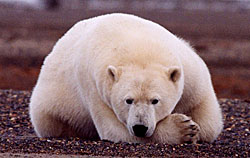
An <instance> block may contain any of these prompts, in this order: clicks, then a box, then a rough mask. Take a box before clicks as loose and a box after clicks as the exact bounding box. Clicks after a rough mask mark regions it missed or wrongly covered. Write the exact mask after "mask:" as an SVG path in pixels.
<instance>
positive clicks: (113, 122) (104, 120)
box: [90, 103, 143, 142]
mask: <svg viewBox="0 0 250 158" xmlns="http://www.w3.org/2000/svg"><path fill="white" fill-rule="evenodd" d="M90 113H91V117H92V119H93V122H94V124H95V127H96V129H97V132H98V134H99V137H100V138H101V139H102V140H109V141H113V142H120V141H122V142H143V139H140V138H137V137H135V136H131V135H130V134H129V132H128V129H127V128H126V127H125V125H123V124H122V123H121V122H120V121H119V120H118V119H117V117H116V115H115V114H114V112H113V111H112V110H111V109H110V108H109V107H108V106H107V105H105V104H104V103H102V104H100V103H99V104H95V106H92V107H91V108H90Z"/></svg>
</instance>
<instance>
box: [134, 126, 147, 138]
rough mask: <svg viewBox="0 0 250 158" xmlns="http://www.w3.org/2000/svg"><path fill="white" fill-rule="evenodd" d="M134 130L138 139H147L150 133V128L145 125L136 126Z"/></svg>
mask: <svg viewBox="0 0 250 158" xmlns="http://www.w3.org/2000/svg"><path fill="white" fill-rule="evenodd" d="M132 128H133V131H134V134H135V136H137V137H145V135H146V133H147V131H148V127H146V126H144V125H134V126H133V127H132Z"/></svg>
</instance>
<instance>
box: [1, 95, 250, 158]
mask: <svg viewBox="0 0 250 158" xmlns="http://www.w3.org/2000/svg"><path fill="white" fill-rule="evenodd" d="M29 98H30V92H29V91H13V90H0V122H1V124H0V137H1V138H0V139H1V141H0V157H5V156H12V157H20V155H19V154H20V153H22V154H24V155H25V154H28V156H27V155H26V157H34V155H33V156H32V154H38V156H37V155H36V156H37V157H43V156H44V154H45V156H44V157H46V155H47V156H49V155H52V156H53V155H62V156H65V155H66V156H67V155H69V156H71V157H72V155H79V156H80V155H86V156H121V157H124V156H128V157H130V156H136V157H163V156H178V157H179V156H180V157H197V156H199V157H249V150H250V148H249V147H250V139H249V135H250V132H249V124H250V114H249V111H250V100H238V99H234V100H232V99H220V104H221V106H222V109H223V114H224V120H225V127H224V130H223V132H222V134H221V135H220V136H219V138H218V139H217V140H216V141H215V142H214V143H211V144H209V143H202V144H195V145H194V144H179V145H168V144H157V143H155V144H151V143H147V144H139V143H112V142H109V141H91V140H81V139H79V138H68V139H62V138H48V139H47V138H37V137H36V136H35V133H34V130H33V128H32V126H31V123H30V119H29V116H28V103H29ZM18 153H19V154H18ZM39 154H40V155H39ZM23 157H25V156H23Z"/></svg>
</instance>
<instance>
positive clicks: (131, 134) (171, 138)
mask: <svg viewBox="0 0 250 158" xmlns="http://www.w3.org/2000/svg"><path fill="white" fill-rule="evenodd" d="M29 112H30V118H31V122H32V124H33V126H34V129H35V132H36V134H37V135H38V136H39V137H70V136H77V137H81V138H85V139H98V138H101V139H106V140H110V141H114V142H119V141H124V142H157V143H169V144H178V143H184V142H190V143H195V142H196V141H197V140H201V141H208V142H212V141H214V140H215V139H216V137H217V136H218V135H219V133H220V132H221V130H222V128H223V121H222V113H221V109H220V106H219V104H218V102H217V98H216V95H215V93H214V90H213V86H212V83H211V78H210V74H209V71H208V69H207V66H206V65H205V63H204V62H203V61H202V59H201V58H200V57H199V56H198V55H197V54H196V53H195V52H194V50H193V49H192V48H191V47H190V46H189V45H188V44H187V43H186V42H185V41H184V40H182V39H180V38H178V37H176V36H175V35H173V34H172V33H170V32H169V31H168V30H166V29H165V28H163V27H162V26H160V25H158V24H156V23H154V22H151V21H149V20H145V19H142V18H140V17H137V16H134V15H128V14H121V13H113V14H108V15H102V16H98V17H95V18H91V19H88V20H83V21H80V22H78V23H77V24H75V25H74V26H73V27H72V28H71V29H70V30H69V31H68V32H67V33H66V34H65V35H64V36H63V37H62V38H61V39H60V40H59V41H58V42H57V43H56V45H55V46H54V48H53V50H52V52H51V53H50V54H49V55H48V56H47V57H46V59H45V61H44V64H43V66H42V68H41V72H40V75H39V78H38V81H37V84H36V86H35V88H34V90H33V93H32V96H31V102H30V105H29Z"/></svg>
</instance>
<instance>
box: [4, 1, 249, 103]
mask: <svg viewBox="0 0 250 158" xmlns="http://www.w3.org/2000/svg"><path fill="white" fill-rule="evenodd" d="M113 12H121V13H129V14H135V15H138V16H141V17H143V18H146V19H149V20H152V21H154V22H156V23H159V24H160V25H162V26H163V27H165V28H167V29H168V30H170V31H171V32H173V33H174V34H176V35H178V36H179V37H182V38H184V39H185V40H187V41H189V42H190V44H191V45H192V46H193V47H194V48H195V49H196V50H197V52H198V54H199V55H200V56H201V57H202V58H203V59H204V61H205V62H206V64H207V65H208V67H209V69H210V72H211V75H212V79H213V84H214V88H215V91H216V93H217V95H218V97H219V98H221V97H223V98H225V97H226V98H249V97H250V91H249V89H250V82H249V81H250V31H249V30H250V1H244V0H235V1H233V0H229V1H227V0H217V1H216V0H192V1H186V0H155V1H149V0H127V1H125V0H116V1H115V0H71V1H68V0H0V88H1V89H16V90H32V87H33V86H34V84H35V83H36V80H37V76H38V74H39V70H40V67H41V65H42V62H43V59H44V57H45V56H46V55H47V54H48V53H49V52H50V51H51V49H52V47H53V45H54V44H55V42H56V41H57V40H58V39H59V38H60V37H61V36H62V35H63V34H64V33H65V32H66V31H67V30H68V29H69V28H70V27H71V26H72V25H73V24H74V23H76V22H77V21H79V20H83V19H87V18H90V17H94V16H97V15H102V14H106V13H113Z"/></svg>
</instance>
